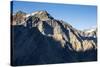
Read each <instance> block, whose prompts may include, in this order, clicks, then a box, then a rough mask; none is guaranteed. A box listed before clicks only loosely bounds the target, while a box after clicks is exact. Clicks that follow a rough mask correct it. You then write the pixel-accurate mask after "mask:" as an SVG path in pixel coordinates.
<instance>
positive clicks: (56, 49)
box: [11, 11, 97, 65]
mask: <svg viewBox="0 0 100 67" xmlns="http://www.w3.org/2000/svg"><path fill="white" fill-rule="evenodd" d="M11 26H12V31H11V32H12V46H13V47H12V49H13V52H12V53H13V54H12V55H13V56H12V57H13V59H12V65H27V64H51V63H65V62H80V61H94V60H95V61H96V60H97V29H93V30H88V31H80V30H77V29H75V28H73V27H72V26H71V25H70V24H69V23H67V22H64V21H62V20H57V19H54V18H53V17H52V16H51V15H50V14H49V13H48V12H47V11H36V12H33V13H32V14H26V13H23V12H18V13H16V14H15V15H13V18H12V23H11Z"/></svg>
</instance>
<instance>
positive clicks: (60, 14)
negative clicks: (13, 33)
mask: <svg viewBox="0 0 100 67" xmlns="http://www.w3.org/2000/svg"><path fill="white" fill-rule="evenodd" d="M19 10H21V11H24V12H26V13H32V12H34V11H39V10H46V11H47V12H48V13H49V14H51V16H53V17H54V18H55V19H59V20H63V21H65V22H68V23H69V24H71V25H72V26H73V27H75V28H76V29H79V30H83V29H88V28H91V27H93V26H96V24H97V7H96V6H89V5H71V4H57V3H55V4H54V3H39V2H24V1H13V12H14V13H16V12H17V11H19Z"/></svg>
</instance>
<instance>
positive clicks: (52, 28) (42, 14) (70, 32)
mask: <svg viewBox="0 0 100 67" xmlns="http://www.w3.org/2000/svg"><path fill="white" fill-rule="evenodd" d="M20 13H21V14H20ZM18 14H20V15H18V16H13V18H14V19H15V21H13V23H15V25H23V26H25V27H27V28H28V29H32V28H33V27H36V28H37V29H38V30H39V31H40V32H41V34H42V35H44V36H47V37H52V38H53V39H54V40H56V41H58V42H60V44H61V46H62V47H63V48H64V47H65V46H67V47H68V48H69V49H70V50H74V51H86V50H88V49H95V48H96V43H97V40H96V37H97V35H96V32H90V33H87V32H85V31H81V32H80V31H79V30H77V29H75V28H73V27H72V26H71V25H70V24H68V23H66V22H64V21H62V20H57V19H54V18H53V17H52V16H51V15H50V14H49V13H48V12H47V11H36V12H33V13H31V14H27V15H24V16H23V15H22V12H19V13H18ZM33 34H34V33H33Z"/></svg>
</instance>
